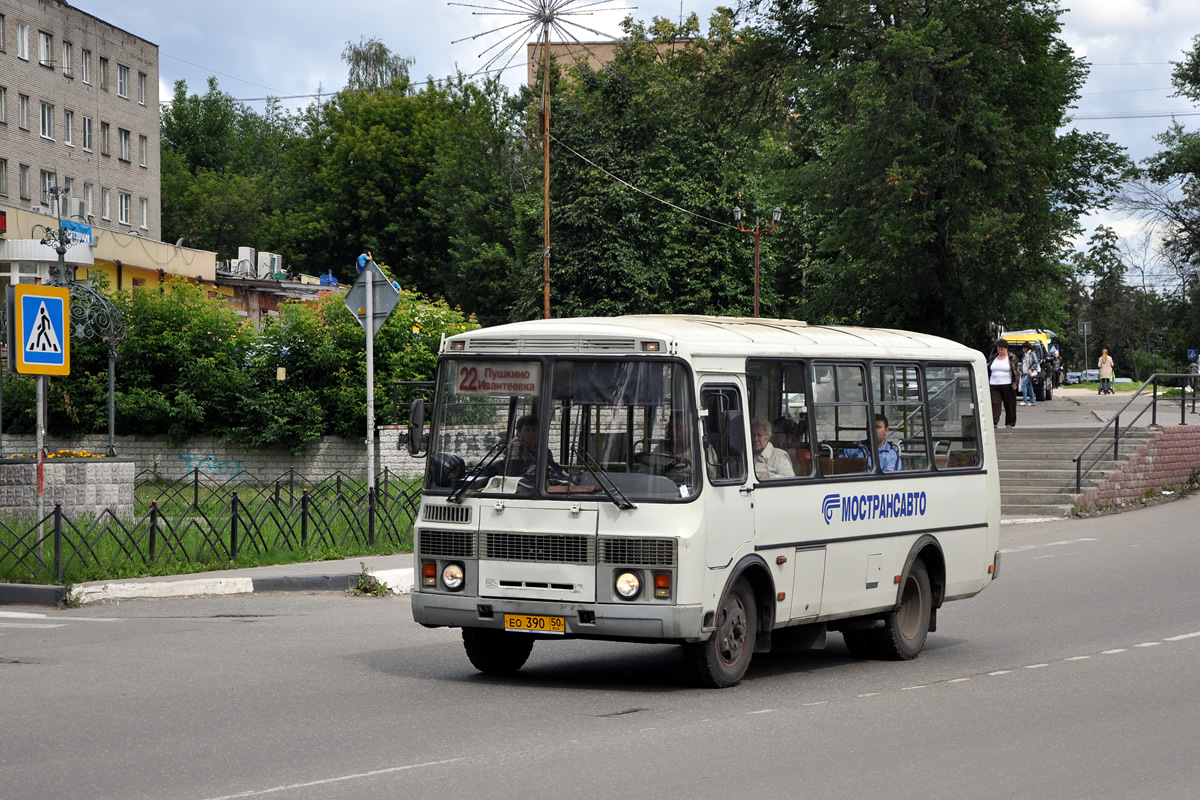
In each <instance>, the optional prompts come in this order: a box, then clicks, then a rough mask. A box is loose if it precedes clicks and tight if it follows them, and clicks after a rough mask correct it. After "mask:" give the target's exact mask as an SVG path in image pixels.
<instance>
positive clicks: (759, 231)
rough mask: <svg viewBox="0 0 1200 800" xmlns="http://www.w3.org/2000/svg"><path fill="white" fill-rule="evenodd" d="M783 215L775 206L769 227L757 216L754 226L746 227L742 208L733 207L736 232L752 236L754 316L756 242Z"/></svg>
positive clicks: (756, 270)
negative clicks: (762, 223) (743, 222)
mask: <svg viewBox="0 0 1200 800" xmlns="http://www.w3.org/2000/svg"><path fill="white" fill-rule="evenodd" d="M782 216H783V209H782V208H780V207H779V206H775V210H774V211H772V212H771V227H769V228H763V227H762V226H761V225H760V224H759V218H758V217H755V218H754V227H753V228H747V227H746V226H744V225H742V209H741V208H739V207H738V206H734V207H733V221H734V222H736V223H737V229H738V233H748V234H750V235H751V236H753V237H754V316H755V317H757V316H758V243H759V239H761V238H762V237H763V236H765V235H767V234H768V233H774V232H775V226H776V225H777V224H778V223H779V218H780V217H782Z"/></svg>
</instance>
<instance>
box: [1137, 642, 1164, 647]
mask: <svg viewBox="0 0 1200 800" xmlns="http://www.w3.org/2000/svg"><path fill="white" fill-rule="evenodd" d="M1160 644H1162V642H1142V643H1141V644H1135V645H1134V647H1158V646H1159V645H1160Z"/></svg>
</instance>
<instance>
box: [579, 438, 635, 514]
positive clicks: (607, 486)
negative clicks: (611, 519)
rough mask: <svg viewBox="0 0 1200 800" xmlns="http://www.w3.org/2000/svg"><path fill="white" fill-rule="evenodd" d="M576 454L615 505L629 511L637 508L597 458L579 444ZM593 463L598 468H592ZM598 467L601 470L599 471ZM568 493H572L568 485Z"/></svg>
mask: <svg viewBox="0 0 1200 800" xmlns="http://www.w3.org/2000/svg"><path fill="white" fill-rule="evenodd" d="M575 455H576V456H577V457H578V458H579V459H580V460H581V461H582V462H583V466H584V467H586V468H587V471H588V472H590V473H591V474H592V477H593V478H595V479H596V485H597V486H599V487H600V488H601V489H603V490H604V493H605V494H606V495H608V499H609V500H611V501H612V504H613V505H614V506H616V507H617V508H619V509H621V510H622V511H628V510H629V509H631V508H637V506H635V505H634V504H633V503H631V502H629V498H627V497H626V496H625V495H624V494H622V493H621V490H620V489H618V488H617V484H616V483H615V482H614V481H613V479H612V478H611V477H610V476H609V474H608V473H607V472H605V470H604V467H602V466H600V464H599V463H597V462H596V460H595V459H593V458H591V457H590V456H589V455H588V454H587V452H585V451H584V449H583V448H582V447H580V446H579V445H575ZM589 462H591V463H589ZM592 464H596V469H592ZM597 469H598V470H600V471H599V472H597V471H596V470H597ZM601 475H603V476H604V477H603V479H602V478H601V477H600V476H601ZM567 493H568V494H570V487H567Z"/></svg>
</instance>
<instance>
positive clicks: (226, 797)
mask: <svg viewBox="0 0 1200 800" xmlns="http://www.w3.org/2000/svg"><path fill="white" fill-rule="evenodd" d="M476 757H477V756H463V757H461V758H448V759H446V760H445V761H426V762H425V763H423V764H405V765H404V766H402V767H388V768H387V769H375V770H371V771H370V772H354V773H351V774H349V775H339V776H338V777H336V778H322V779H320V780H316V781H307V782H305V783H291V784H287V785H286V786H272V787H271V788H270V789H251V790H249V791H245V792H238V793H237V794H223V795H221V796H220V797H210V798H208V800H237V798H241V797H261V796H262V795H264V794H275V793H277V792H289V791H292V790H295V789H307V788H309V787H310V786H327V785H329V784H332V783H343V782H345V781H354V780H358V779H359V778H374V777H376V776H379V775H391V774H392V773H395V772H404V771H406V770H410V769H420V768H422V767H440V766H442V765H444V764H453V763H455V762H458V761H467V760H468V759H470V758H476Z"/></svg>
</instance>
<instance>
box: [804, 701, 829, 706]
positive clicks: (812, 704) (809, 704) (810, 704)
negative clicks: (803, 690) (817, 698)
mask: <svg viewBox="0 0 1200 800" xmlns="http://www.w3.org/2000/svg"><path fill="white" fill-rule="evenodd" d="M828 703H829V701H828V700H822V701H821V702H819V703H805V704H804V705H806V706H823V705H827V704H828Z"/></svg>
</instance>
